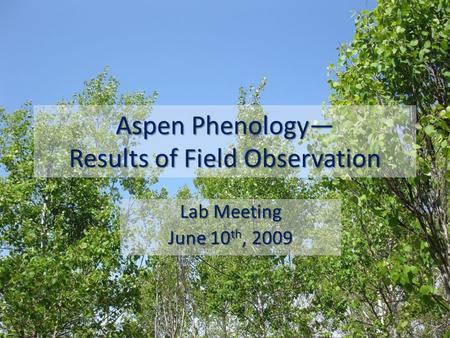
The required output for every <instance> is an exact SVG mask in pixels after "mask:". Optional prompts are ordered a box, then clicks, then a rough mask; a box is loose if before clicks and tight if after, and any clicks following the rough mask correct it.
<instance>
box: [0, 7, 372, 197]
mask: <svg viewBox="0 0 450 338" xmlns="http://www.w3.org/2000/svg"><path fill="white" fill-rule="evenodd" d="M374 7H375V1H373V0H340V1H333V0H327V1H325V0H313V1H305V0H301V1H300V0H281V1H274V0H272V1H267V0H222V1H218V0H215V1H212V0H189V1H186V0H184V1H181V0H178V1H174V0H164V1H162V0H158V1H155V0H140V1H138V0H130V1H111V0H95V1H87V0H84V1H80V0H78V1H74V0H65V1H61V0H43V1H32V0H28V1H23V0H15V1H14V0H1V1H0V42H1V50H0V106H3V107H5V108H6V109H7V110H9V111H11V110H14V109H17V108H20V106H21V105H22V104H23V103H24V102H26V101H31V102H32V103H33V104H36V105H45V104H54V103H56V102H57V101H59V100H61V99H69V98H71V97H72V95H73V94H74V93H76V92H77V91H79V90H80V89H81V88H82V86H83V82H84V81H85V80H87V79H90V78H92V77H94V76H95V75H96V74H98V73H99V72H101V71H102V70H103V69H104V68H105V67H106V66H107V67H108V68H109V72H110V74H112V75H114V76H115V77H116V78H117V79H118V80H119V82H120V84H121V87H120V90H121V91H123V92H130V91H142V90H144V91H146V92H147V93H149V94H150V93H151V92H153V91H154V90H157V91H158V92H159V98H158V101H157V104H177V105H182V104H185V105H188V104H211V105H212V104H214V105H216V104H217V105H220V104H235V103H236V101H237V97H238V90H239V87H241V86H244V87H248V86H249V85H251V84H257V83H258V82H259V81H260V79H261V78H262V77H264V76H265V77H267V79H268V83H267V86H266V90H265V92H264V94H263V97H262V103H263V104H278V105H287V104H299V105H300V104H321V103H323V102H324V101H326V100H327V97H328V95H329V89H328V85H327V70H326V68H327V66H328V65H329V64H330V63H333V62H335V61H336V59H337V47H338V46H339V45H340V44H341V43H344V42H348V41H350V40H351V38H352V35H353V32H354V23H353V22H354V18H353V17H352V15H353V13H354V12H358V11H360V10H362V9H372V8H374ZM180 182H181V181H179V180H178V181H177V180H172V181H171V182H166V183H163V184H165V185H166V186H168V187H169V190H171V189H172V190H173V189H176V188H177V187H178V186H179V183H180ZM181 183H182V182H181Z"/></svg>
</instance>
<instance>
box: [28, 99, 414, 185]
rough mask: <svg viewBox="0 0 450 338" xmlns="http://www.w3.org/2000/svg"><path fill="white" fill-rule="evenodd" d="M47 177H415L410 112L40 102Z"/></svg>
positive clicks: (39, 167) (38, 161) (40, 164)
mask: <svg viewBox="0 0 450 338" xmlns="http://www.w3.org/2000/svg"><path fill="white" fill-rule="evenodd" d="M34 111H35V124H34V136H35V138H34V141H35V152H34V156H35V157H34V173H35V175H36V176H38V177H116V176H152V175H156V174H157V175H159V176H160V177H196V176H214V177H256V176H259V177H270V176H295V177H308V176H334V177H346V176H350V177H412V176H415V173H416V154H415V150H414V143H415V110H414V107H408V106H398V107H393V106H335V107H324V106H68V105H58V106H35V107H34Z"/></svg>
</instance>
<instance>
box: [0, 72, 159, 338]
mask: <svg viewBox="0 0 450 338" xmlns="http://www.w3.org/2000/svg"><path fill="white" fill-rule="evenodd" d="M155 98H156V94H153V95H150V96H146V95H145V94H144V93H134V94H125V95H119V94H118V82H117V81H116V80H114V79H113V78H111V77H108V75H107V73H106V72H103V73H101V74H100V75H98V76H97V77H96V78H94V79H92V80H90V81H87V82H86V84H85V88H84V90H83V91H82V92H81V93H80V94H78V95H76V96H75V97H74V99H73V100H72V101H69V102H67V103H66V104H80V105H111V104H152V103H153V102H154V100H155ZM30 109H31V106H30V105H27V106H25V108H24V109H21V110H18V111H15V112H13V113H6V112H5V111H4V110H2V111H1V120H2V124H1V131H0V163H1V165H2V167H3V169H4V175H3V177H2V178H1V180H0V196H1V197H0V243H1V247H2V257H1V259H0V328H1V331H2V332H3V333H5V334H7V335H14V336H20V337H44V336H45V337H47V336H52V337H57V336H76V335H81V336H92V335H104V336H106V335H108V336H109V335H114V334H118V333H119V332H120V331H121V323H122V321H123V318H124V317H126V316H128V314H129V313H130V312H132V309H133V306H134V302H135V299H136V297H137V294H138V291H139V287H138V285H137V281H138V276H139V272H140V271H139V270H138V268H137V266H136V262H135V261H134V260H133V258H126V257H122V256H121V255H120V238H119V231H118V228H119V223H118V207H117V205H118V203H117V202H118V200H119V199H120V197H121V193H122V191H128V192H130V193H131V194H141V195H145V194H147V195H148V194H153V193H152V192H151V190H150V189H149V186H150V184H151V183H152V182H154V178H153V180H152V179H150V180H143V179H107V178H98V179H89V178H77V179H71V178H52V179H45V178H44V179H42V178H35V177H33V139H32V135H33V129H32V128H33V127H32V114H31V111H30Z"/></svg>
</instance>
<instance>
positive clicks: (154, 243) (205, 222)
mask: <svg viewBox="0 0 450 338" xmlns="http://www.w3.org/2000/svg"><path fill="white" fill-rule="evenodd" d="M340 215H341V202H340V201H339V200H286V199H284V200H244V199H235V200H204V199H185V200H172V199H153V200H138V201H136V200H127V201H125V202H124V203H123V205H122V213H121V249H122V254H124V255H210V256H211V255H224V256H238V255H296V256H298V255H339V254H340V240H341V221H340Z"/></svg>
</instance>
